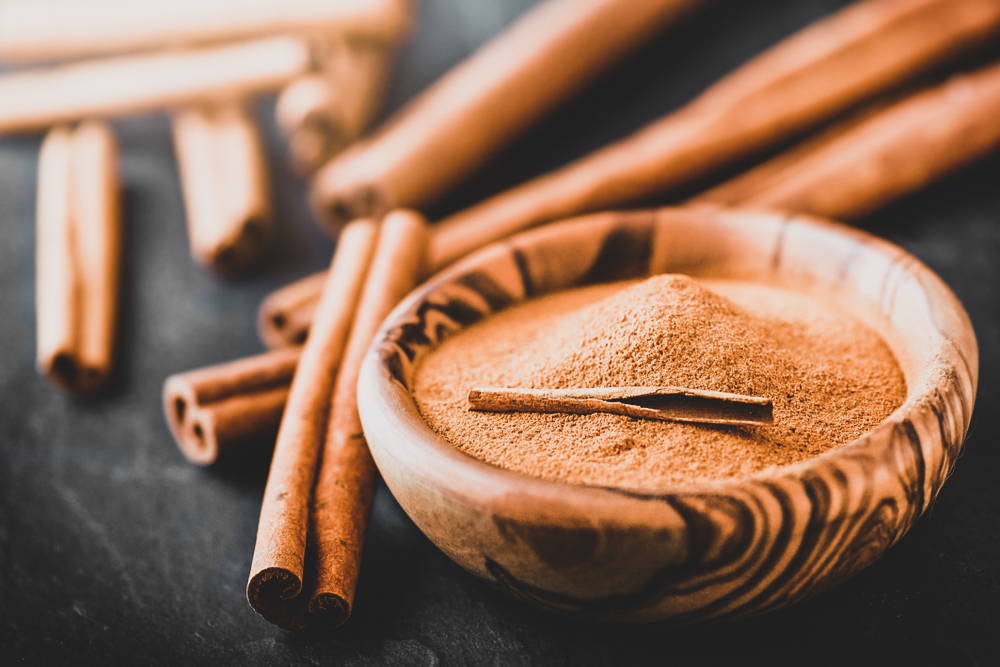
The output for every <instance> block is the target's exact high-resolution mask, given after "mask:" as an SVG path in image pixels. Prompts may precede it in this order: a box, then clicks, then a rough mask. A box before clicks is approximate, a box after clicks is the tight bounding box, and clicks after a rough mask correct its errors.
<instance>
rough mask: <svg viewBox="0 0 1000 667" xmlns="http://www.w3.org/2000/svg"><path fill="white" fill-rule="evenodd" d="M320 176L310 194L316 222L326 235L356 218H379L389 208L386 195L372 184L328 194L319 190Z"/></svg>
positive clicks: (389, 203)
mask: <svg viewBox="0 0 1000 667" xmlns="http://www.w3.org/2000/svg"><path fill="white" fill-rule="evenodd" d="M322 180H323V179H322V177H319V176H318V177H317V183H316V185H314V186H313V190H312V193H311V199H312V207H313V210H314V212H315V214H316V219H317V220H319V221H320V224H321V225H322V226H323V227H324V228H325V229H326V230H327V231H328V232H329V233H330V234H336V233H338V232H339V231H340V229H341V227H343V226H344V225H346V224H347V223H348V222H350V221H351V220H357V219H358V218H380V217H382V216H384V215H385V214H386V213H388V212H389V210H390V209H391V208H393V206H392V204H391V201H390V199H391V198H390V197H389V196H388V194H387V193H386V192H384V191H382V190H381V189H379V188H378V186H376V185H375V184H373V183H366V184H363V185H359V186H357V187H354V188H350V189H347V190H344V191H338V192H336V193H331V192H328V191H327V190H326V188H324V187H323V183H322Z"/></svg>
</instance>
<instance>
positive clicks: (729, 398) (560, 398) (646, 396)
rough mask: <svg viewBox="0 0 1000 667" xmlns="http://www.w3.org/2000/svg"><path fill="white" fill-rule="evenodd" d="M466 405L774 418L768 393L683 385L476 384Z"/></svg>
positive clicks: (696, 419) (738, 420) (704, 420)
mask: <svg viewBox="0 0 1000 667" xmlns="http://www.w3.org/2000/svg"><path fill="white" fill-rule="evenodd" d="M469 409H470V410H481V411H485V412H559V413H564V414H577V415H587V414H593V413H595V412H604V413H608V414H613V415H624V416H626V417H634V418H637V419H655V420H658V421H673V422H689V423H697V424H723V425H739V426H755V425H759V424H771V423H773V422H774V415H773V412H772V411H773V406H772V404H771V401H770V399H767V398H763V397H760V396H746V395H743V394H730V393H725V392H720V391H706V390H702V389H691V388H688V387H591V388H587V387H573V388H568V389H526V388H510V387H477V388H474V389H470V390H469Z"/></svg>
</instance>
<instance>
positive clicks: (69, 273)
mask: <svg viewBox="0 0 1000 667" xmlns="http://www.w3.org/2000/svg"><path fill="white" fill-rule="evenodd" d="M37 216H38V221H37V234H38V240H37V246H36V271H37V295H36V302H37V313H38V315H37V317H38V330H37V338H38V359H37V361H38V369H39V371H40V372H41V373H42V374H43V375H44V376H46V377H47V378H48V379H49V380H51V381H52V382H53V383H55V384H57V385H59V386H61V387H63V388H64V389H68V390H71V391H79V392H88V391H93V390H96V389H98V388H100V387H101V385H103V384H104V383H105V382H106V381H107V379H108V375H109V373H110V371H111V365H112V346H113V342H114V333H115V320H116V316H117V306H118V275H119V263H120V255H121V221H120V214H119V202H118V158H117V148H116V145H115V140H114V136H113V135H112V134H111V130H110V129H108V127H106V126H105V125H102V124H99V123H93V122H91V123H86V124H84V125H81V126H79V127H77V128H75V129H69V128H65V127H59V128H56V129H54V130H52V132H50V133H49V134H48V136H47V137H46V138H45V140H44V142H43V144H42V149H41V155H40V156H39V166H38V213H37Z"/></svg>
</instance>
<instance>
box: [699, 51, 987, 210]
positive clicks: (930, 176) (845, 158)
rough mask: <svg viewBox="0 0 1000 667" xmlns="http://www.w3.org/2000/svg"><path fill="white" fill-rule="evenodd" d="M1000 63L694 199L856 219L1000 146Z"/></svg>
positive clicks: (868, 117) (809, 144) (916, 96)
mask: <svg viewBox="0 0 1000 667" xmlns="http://www.w3.org/2000/svg"><path fill="white" fill-rule="evenodd" d="M998 119H1000V64H994V65H991V66H989V67H985V68H982V69H980V70H977V71H975V72H973V73H970V74H965V75H962V76H956V77H954V78H952V79H951V80H949V81H948V82H946V83H944V84H942V85H939V86H935V87H933V88H929V89H927V90H924V91H921V92H919V93H916V94H913V95H911V96H909V97H907V98H905V99H903V100H902V101H899V102H897V103H895V104H893V105H891V106H889V107H888V108H885V109H882V110H879V111H877V112H875V113H868V114H865V115H863V117H861V118H860V119H859V120H857V121H854V122H850V123H849V124H848V125H847V126H844V127H836V128H834V129H833V130H832V131H831V132H830V133H827V134H826V135H822V136H820V137H818V138H817V139H815V140H813V141H809V142H806V143H805V144H803V145H802V146H801V147H799V148H797V149H793V150H792V151H789V152H788V153H787V154H784V155H780V156H778V157H777V158H774V159H773V160H770V161H769V162H765V163H764V164H762V165H761V166H759V167H757V168H755V169H752V170H750V171H749V172H747V173H745V174H743V175H741V176H738V177H736V178H734V179H732V180H730V181H728V182H726V183H723V184H722V185H719V186H717V187H715V188H713V189H711V190H709V191H707V192H705V193H703V194H701V195H700V196H698V197H696V198H695V199H694V201H696V202H700V201H706V202H715V203H722V204H738V205H744V206H752V207H756V208H771V209H777V210H783V211H793V212H798V213H812V214H814V215H819V216H825V217H832V218H840V219H851V218H857V217H860V216H863V215H865V214H867V213H869V212H871V211H873V210H875V209H876V208H879V207H880V206H882V205H884V204H886V203H888V202H889V201H892V200H894V199H897V198H898V197H900V196H902V195H903V194H906V193H908V192H912V191H914V190H917V189H919V188H921V187H924V186H925V185H927V184H928V183H930V182H932V181H934V180H936V179H938V178H940V177H941V176H943V175H944V174H946V173H948V172H950V171H952V170H953V169H955V168H957V167H959V166H961V165H963V164H966V163H968V162H971V161H973V160H975V159H976V158H979V157H981V156H983V155H985V154H986V153H988V152H990V151H992V150H994V149H996V148H997V147H998V146H1000V122H998Z"/></svg>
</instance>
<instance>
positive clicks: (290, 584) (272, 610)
mask: <svg viewBox="0 0 1000 667" xmlns="http://www.w3.org/2000/svg"><path fill="white" fill-rule="evenodd" d="M301 592H302V579H301V578H300V577H299V576H298V575H296V574H295V573H294V572H291V571H290V570H287V569H285V568H282V567H267V568H264V569H262V570H260V571H258V572H256V573H254V574H252V575H251V576H250V580H249V581H248V582H247V602H248V603H250V608H251V609H253V610H254V611H255V612H257V613H258V614H259V615H260V616H262V617H263V618H264V619H265V620H266V621H268V622H270V623H273V624H274V625H277V626H278V627H280V628H284V629H286V630H305V629H306V608H305V604H303V602H302V600H301V597H300V595H299V594H300V593H301Z"/></svg>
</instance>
